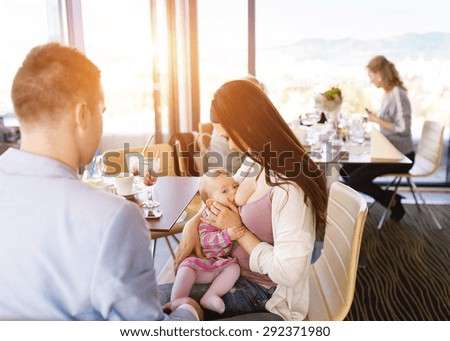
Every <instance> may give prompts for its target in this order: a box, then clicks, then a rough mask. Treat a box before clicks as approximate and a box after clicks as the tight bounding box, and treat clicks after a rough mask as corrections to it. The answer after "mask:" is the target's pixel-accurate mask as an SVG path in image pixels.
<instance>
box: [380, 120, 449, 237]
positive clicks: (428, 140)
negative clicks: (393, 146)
mask: <svg viewBox="0 0 450 341" xmlns="http://www.w3.org/2000/svg"><path fill="white" fill-rule="evenodd" d="M443 139H444V125H442V124H441V123H438V122H432V121H426V122H425V123H424V124H423V127H422V136H421V138H420V142H419V147H418V149H417V153H416V156H415V159H414V165H413V166H412V168H411V169H410V170H409V172H408V173H400V174H386V175H384V176H393V177H394V180H393V181H392V182H391V183H390V184H389V185H388V186H387V187H386V189H387V188H389V187H390V186H392V185H394V191H393V193H392V197H391V200H390V202H389V205H388V207H391V205H392V203H393V202H394V198H395V196H396V194H397V190H398V186H399V185H400V182H401V180H402V178H405V179H406V180H407V182H408V185H409V189H410V190H411V193H412V194H413V197H414V200H415V202H416V205H417V207H418V209H419V210H420V205H419V202H418V201H417V197H416V194H418V195H419V196H420V199H421V200H422V203H423V206H425V209H426V210H427V211H428V213H429V215H430V216H431V218H432V219H433V222H434V223H435V225H436V226H437V228H438V229H439V230H442V226H441V224H440V223H439V221H438V220H437V218H436V216H435V215H434V213H433V211H431V210H430V208H429V207H428V205H427V203H426V201H425V198H424V197H423V195H422V193H420V192H419V191H418V188H417V186H416V184H415V183H414V181H413V178H418V177H426V176H430V175H433V174H434V173H435V172H436V171H437V170H438V169H439V165H440V164H441V156H442V146H443ZM388 211H389V208H386V209H385V210H384V212H383V215H382V217H381V219H380V221H379V223H378V229H380V228H381V227H382V226H383V223H384V220H385V218H386V215H387V213H388Z"/></svg>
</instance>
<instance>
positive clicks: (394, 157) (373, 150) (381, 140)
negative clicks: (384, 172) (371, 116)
mask: <svg viewBox="0 0 450 341" xmlns="http://www.w3.org/2000/svg"><path fill="white" fill-rule="evenodd" d="M370 157H371V158H372V160H389V161H400V160H402V159H403V157H404V155H403V154H402V153H401V152H400V151H399V150H398V149H397V148H395V147H394V145H393V144H392V143H391V142H389V140H388V139H387V138H386V137H385V136H384V135H383V134H382V133H381V132H380V131H379V130H378V129H376V128H375V127H372V131H371V141H370Z"/></svg>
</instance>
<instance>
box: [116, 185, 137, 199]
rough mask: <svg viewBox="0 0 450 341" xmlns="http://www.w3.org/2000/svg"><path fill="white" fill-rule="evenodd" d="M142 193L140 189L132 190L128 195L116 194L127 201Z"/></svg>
mask: <svg viewBox="0 0 450 341" xmlns="http://www.w3.org/2000/svg"><path fill="white" fill-rule="evenodd" d="M141 191H142V188H133V189H132V190H131V192H130V193H119V192H118V193H117V195H120V196H121V197H125V198H127V199H133V198H134V196H135V195H136V194H138V193H139V192H141Z"/></svg>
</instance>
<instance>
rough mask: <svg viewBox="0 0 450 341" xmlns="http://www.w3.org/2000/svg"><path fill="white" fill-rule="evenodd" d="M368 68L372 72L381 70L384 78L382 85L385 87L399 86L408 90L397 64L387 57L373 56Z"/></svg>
mask: <svg viewBox="0 0 450 341" xmlns="http://www.w3.org/2000/svg"><path fill="white" fill-rule="evenodd" d="M367 68H368V69H369V70H370V71H372V72H374V73H375V72H379V73H380V75H381V78H382V81H381V86H382V87H383V89H388V90H389V89H392V88H393V87H394V86H399V87H401V88H402V89H404V90H406V88H405V86H404V85H403V82H402V81H401V79H400V75H399V73H398V71H397V69H396V68H395V65H394V64H393V63H392V62H390V61H389V60H387V59H386V57H385V56H376V57H373V58H372V59H371V60H370V61H369V63H368V64H367Z"/></svg>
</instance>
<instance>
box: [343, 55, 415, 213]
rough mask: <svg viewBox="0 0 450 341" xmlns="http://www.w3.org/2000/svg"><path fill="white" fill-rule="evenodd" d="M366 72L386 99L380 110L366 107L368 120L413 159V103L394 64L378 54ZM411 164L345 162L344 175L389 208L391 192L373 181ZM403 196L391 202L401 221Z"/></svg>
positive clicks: (397, 171) (400, 170)
mask: <svg viewBox="0 0 450 341" xmlns="http://www.w3.org/2000/svg"><path fill="white" fill-rule="evenodd" d="M367 71H368V74H369V77H370V81H371V82H372V84H374V85H375V86H376V87H377V88H382V89H383V90H384V98H383V102H382V103H381V107H380V108H379V109H378V112H376V113H374V112H372V111H370V110H369V109H366V111H367V113H368V119H369V121H371V122H374V123H377V124H379V125H380V131H381V133H382V134H383V135H384V136H386V138H387V139H388V140H389V141H390V142H391V143H392V144H393V145H394V146H395V147H396V148H397V149H398V150H399V151H400V152H402V153H403V154H405V155H406V156H407V157H408V158H409V159H411V160H412V161H413V162H414V145H413V142H412V137H411V104H410V101H409V98H408V93H407V90H406V88H405V86H404V85H403V82H402V81H401V79H400V76H399V73H398V71H397V69H396V68H395V65H394V64H393V63H392V62H390V61H389V60H387V59H386V57H384V56H376V57H374V58H373V59H372V60H370V62H369V63H368V64H367ZM411 167H412V163H411V164H366V165H345V166H344V167H343V168H342V169H341V176H342V177H343V178H344V180H345V183H346V184H347V185H349V186H350V187H352V188H354V189H355V190H357V191H360V192H363V193H365V194H367V195H370V196H371V197H373V198H374V199H375V200H376V201H378V202H379V203H381V204H382V205H383V206H385V207H387V206H388V205H389V201H390V199H391V196H392V192H391V191H385V190H383V189H381V188H380V187H379V186H377V185H375V184H374V183H373V180H374V179H375V178H376V177H378V176H380V175H384V174H390V173H406V172H408V171H409V169H410V168H411ZM401 199H402V197H401V196H400V195H398V194H397V195H396V197H395V199H394V202H393V203H392V205H391V218H392V219H394V220H395V221H399V220H401V219H402V218H403V216H404V214H405V209H404V208H403V205H402V203H401Z"/></svg>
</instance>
